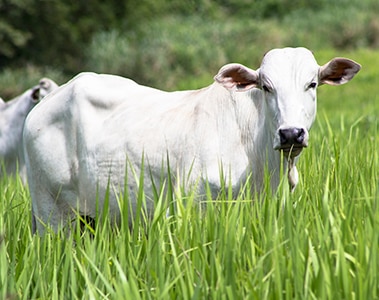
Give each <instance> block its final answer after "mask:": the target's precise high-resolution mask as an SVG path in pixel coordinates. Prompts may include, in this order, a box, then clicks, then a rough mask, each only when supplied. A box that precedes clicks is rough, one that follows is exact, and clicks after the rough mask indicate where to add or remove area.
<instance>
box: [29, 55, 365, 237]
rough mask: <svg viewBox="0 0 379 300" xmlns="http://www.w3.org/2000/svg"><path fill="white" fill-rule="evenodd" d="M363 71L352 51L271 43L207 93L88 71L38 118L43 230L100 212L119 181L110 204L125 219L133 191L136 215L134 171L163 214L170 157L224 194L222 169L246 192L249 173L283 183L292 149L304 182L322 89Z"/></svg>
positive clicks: (36, 187)
mask: <svg viewBox="0 0 379 300" xmlns="http://www.w3.org/2000/svg"><path fill="white" fill-rule="evenodd" d="M359 70H360V65H359V64H357V63H356V62H354V61H352V60H349V59H346V58H334V59H332V60H331V61H330V62H328V63H327V64H325V65H323V66H319V65H318V64H317V62H316V60H315V58H314V56H313V54H312V53H311V52H310V51H309V50H307V49H305V48H284V49H274V50H271V51H270V52H268V53H267V54H266V55H265V56H264V58H263V61H262V64H261V66H260V68H259V69H257V70H252V69H250V68H248V67H246V66H243V65H241V64H228V65H225V66H223V67H222V68H221V69H220V71H219V72H218V74H217V75H216V76H215V82H214V83H213V84H211V85H210V86H208V87H205V88H203V89H200V90H192V91H178V92H164V91H161V90H157V89H153V88H149V87H145V86H142V85H139V84H137V83H135V82H134V81H132V80H129V79H125V78H121V77H118V76H112V75H97V74H93V73H83V74H80V75H78V76H77V77H75V78H74V79H72V80H71V81H70V82H68V83H67V84H66V85H64V86H62V87H61V88H60V89H59V90H58V91H57V92H56V93H54V95H52V96H48V97H47V99H46V101H43V102H42V103H41V104H40V105H38V106H37V107H36V108H35V109H34V110H33V111H32V112H31V114H30V115H29V116H28V118H27V120H26V124H25V131H24V144H25V151H26V159H27V169H28V181H29V186H30V193H31V196H32V211H33V222H34V224H33V225H34V229H37V230H38V231H43V230H44V224H50V225H52V227H53V228H54V229H57V227H58V226H59V224H61V223H62V222H67V221H69V220H72V218H74V217H75V213H74V211H75V210H79V214H81V215H85V216H90V217H94V216H95V215H96V211H97V209H98V208H100V210H101V208H102V206H103V204H104V195H105V193H106V190H107V187H110V195H109V213H110V214H111V215H112V216H113V217H115V218H116V219H118V218H119V215H120V212H119V203H118V202H117V198H116V197H117V195H119V193H122V192H128V193H129V201H130V206H131V208H132V209H131V212H130V214H131V216H130V217H132V216H133V214H135V213H136V211H135V209H136V193H137V190H138V182H136V181H135V180H134V177H133V174H132V172H131V171H130V170H131V169H134V171H135V172H136V174H137V176H139V174H140V172H144V174H145V178H144V188H145V193H146V208H147V210H148V212H149V213H151V212H152V211H153V209H154V204H153V201H152V200H151V198H152V197H153V193H152V185H153V184H156V185H157V184H159V183H160V180H161V179H162V178H165V177H166V176H167V175H168V167H167V166H168V163H167V158H169V166H170V173H171V175H173V177H174V179H173V180H174V181H175V182H177V181H180V184H184V185H185V186H194V185H196V186H197V188H198V192H199V194H201V193H203V192H204V184H205V182H207V183H208V185H209V187H210V188H211V191H212V193H213V194H214V195H217V193H218V192H219V190H220V188H221V183H220V174H223V176H224V180H225V182H226V183H228V184H230V185H231V186H232V189H233V191H234V192H236V193H237V192H238V191H239V189H240V188H241V186H242V185H243V184H244V183H245V181H246V180H247V178H251V181H252V186H253V187H254V188H255V189H257V190H259V189H260V188H261V187H262V185H263V178H264V172H265V169H267V171H268V172H269V173H270V176H271V185H272V187H273V189H275V188H276V187H277V185H278V184H279V174H280V168H281V166H280V164H281V163H280V162H281V158H280V153H281V152H282V153H284V157H285V160H284V164H285V166H284V168H287V169H288V178H289V182H290V186H291V187H292V188H294V187H295V186H296V184H297V181H298V174H297V170H296V167H295V163H296V160H297V158H298V156H299V154H300V153H301V151H302V150H303V148H304V147H307V146H308V140H309V129H310V128H311V126H312V123H313V121H314V119H315V116H316V88H317V87H318V86H319V85H322V84H330V85H340V84H343V83H346V82H348V81H349V80H350V79H352V78H353V76H354V75H355V74H356V73H357V72H358V71H359ZM142 157H143V158H142ZM142 162H143V163H142ZM127 165H128V166H127ZM126 170H127V175H128V178H127V180H125V174H126ZM220 172H222V173H220ZM249 176H250V177H249ZM125 182H127V186H124V185H125ZM174 184H176V183H174ZM96 199H98V202H97V200H96ZM133 210H134V211H133Z"/></svg>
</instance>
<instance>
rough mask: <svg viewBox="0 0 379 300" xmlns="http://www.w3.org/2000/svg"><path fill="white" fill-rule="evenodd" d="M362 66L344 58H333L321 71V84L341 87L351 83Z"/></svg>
mask: <svg viewBox="0 0 379 300" xmlns="http://www.w3.org/2000/svg"><path fill="white" fill-rule="evenodd" d="M360 69H361V65H360V64H358V63H356V62H355V61H353V60H351V59H347V58H343V57H337V58H333V59H332V60H331V61H329V62H328V63H326V64H325V65H323V66H321V67H320V69H319V84H320V85H321V84H329V85H340V84H344V83H346V82H348V81H350V80H351V79H352V78H353V77H354V75H355V74H357V73H358V72H359V70H360Z"/></svg>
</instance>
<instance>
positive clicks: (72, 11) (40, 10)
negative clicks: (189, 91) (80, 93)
mask: <svg viewBox="0 0 379 300" xmlns="http://www.w3.org/2000/svg"><path fill="white" fill-rule="evenodd" d="M378 13H379V3H378V2H377V1H376V0H366V1H360V0H352V1H351V0H340V1H338V2H337V1H336V2H330V1H326V0H321V1H306V0H267V1H259V0H253V1H247V0H238V1H237V0H214V1H208V0H191V1H179V0H175V1H150V0H141V1H128V2H126V1H121V2H120V1H107V2H103V1H102V2H100V1H98V0H90V1H89V0H80V1H73V0H70V1H66V2H62V1H32V0H25V1H19V0H8V1H0V14H1V16H2V18H1V20H0V43H1V45H2V46H1V47H0V71H1V70H4V68H6V69H7V70H14V69H18V70H20V71H18V72H19V73H22V70H24V69H25V66H27V65H33V66H35V68H36V69H38V68H40V67H41V72H43V71H44V67H45V66H49V67H50V70H51V69H52V68H54V69H56V70H58V72H64V74H65V78H66V79H68V78H70V77H72V76H74V75H75V74H76V73H78V72H80V71H84V70H87V71H97V72H106V73H114V74H120V75H123V76H127V77H132V78H134V79H135V80H137V81H138V82H141V83H144V84H149V85H153V86H157V87H160V88H164V89H174V88H178V87H179V88H182V87H183V88H192V87H197V86H202V85H203V84H204V82H210V81H211V80H212V76H213V75H214V74H215V72H217V71H218V69H219V68H220V67H221V66H222V65H223V64H225V63H228V62H241V63H244V64H247V65H249V66H251V67H253V68H255V67H257V66H258V65H259V61H260V59H261V57H262V55H263V54H264V53H265V52H266V51H267V50H269V49H271V48H275V47H284V46H305V47H308V48H310V49H313V50H315V51H316V50H318V49H323V48H338V49H347V48H350V49H356V48H359V47H371V48H374V47H378V45H379V21H378V20H377V15H378ZM188 76H191V78H196V80H195V81H194V85H193V86H192V85H191V86H189V85H188V83H187V81H188V80H187V78H188ZM0 79H1V77H0ZM53 79H54V78H53ZM36 80H37V79H36ZM3 86H6V85H4V84H3V83H1V82H0V96H2V97H3V98H5V96H4V95H3V94H2V93H3V91H2V90H3Z"/></svg>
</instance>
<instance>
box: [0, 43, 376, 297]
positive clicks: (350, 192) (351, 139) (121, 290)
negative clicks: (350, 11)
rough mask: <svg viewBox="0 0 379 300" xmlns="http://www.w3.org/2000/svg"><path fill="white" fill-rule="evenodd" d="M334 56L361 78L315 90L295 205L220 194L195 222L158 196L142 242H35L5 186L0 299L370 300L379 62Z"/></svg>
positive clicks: (107, 238) (14, 192) (115, 234)
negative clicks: (356, 68) (348, 61)
mask: <svg viewBox="0 0 379 300" xmlns="http://www.w3.org/2000/svg"><path fill="white" fill-rule="evenodd" d="M337 55H338V56H347V57H349V58H352V59H355V60H356V61H358V62H360V63H361V64H362V66H363V67H362V70H361V72H360V73H359V74H358V75H357V77H356V78H354V80H353V81H352V82H350V83H349V84H347V85H345V86H341V87H327V86H323V87H320V89H319V102H318V117H317V120H316V122H315V125H314V128H313V129H312V130H311V132H310V136H311V137H310V146H309V148H308V149H306V150H305V151H304V153H303V154H302V157H301V159H300V161H299V164H298V169H299V172H300V173H301V178H300V184H299V185H298V187H297V189H296V191H295V192H294V193H293V194H290V193H289V192H288V186H287V185H286V184H285V182H284V183H283V184H282V185H281V186H280V187H279V191H278V193H277V194H276V195H270V194H268V195H266V196H265V197H260V196H255V197H253V196H252V197H249V198H248V199H246V198H238V199H236V200H232V199H229V198H228V194H227V192H226V193H225V195H224V197H220V199H216V200H214V201H208V202H209V203H208V205H207V209H206V210H205V211H202V212H200V211H199V209H198V208H197V207H196V206H193V205H190V204H191V203H192V201H193V195H191V194H188V195H184V196H183V195H182V196H177V197H176V200H177V202H178V209H177V213H176V214H175V215H172V216H170V217H166V216H165V212H166V208H167V207H168V206H169V203H170V201H171V197H169V196H164V195H161V196H160V197H157V199H156V203H157V210H156V214H155V216H154V218H153V220H150V221H147V223H146V224H144V223H145V222H144V220H143V219H140V220H137V221H136V224H135V226H136V228H137V229H139V230H137V229H136V230H134V231H132V232H130V231H129V230H128V228H127V222H125V223H122V225H121V227H120V228H110V227H109V225H108V223H107V222H98V223H97V227H96V230H95V235H94V237H91V234H90V233H91V230H90V229H89V228H88V229H87V230H86V231H85V232H84V234H81V233H80V232H79V231H75V232H73V233H72V234H71V235H70V236H66V235H65V234H63V233H58V234H53V233H49V232H48V233H47V234H45V235H44V236H42V237H40V236H34V235H32V234H31V229H30V223H31V221H30V196H29V193H28V190H27V189H26V188H24V187H23V186H22V184H21V183H20V180H19V179H18V178H3V179H2V180H1V181H0V191H1V194H0V299H378V298H379V279H378V273H379V205H378V204H379V203H378V200H379V151H378V149H379V132H378V130H379V124H378V116H379V99H378V95H379V85H378V84H377V78H378V71H377V66H378V65H379V55H378V54H377V53H375V52H374V51H369V50H359V51H355V52H350V53H342V54H341V53H338V54H336V53H334V52H333V51H324V52H321V53H316V57H317V59H318V61H319V62H320V63H324V62H327V61H328V60H329V59H330V58H332V57H334V56H337ZM186 80H188V78H186ZM140 199H141V201H142V200H143V195H142V194H141V198H140ZM209 200H210V199H209ZM185 203H186V205H184V204H185Z"/></svg>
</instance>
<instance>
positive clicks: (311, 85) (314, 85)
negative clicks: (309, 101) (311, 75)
mask: <svg viewBox="0 0 379 300" xmlns="http://www.w3.org/2000/svg"><path fill="white" fill-rule="evenodd" d="M316 87H317V83H316V82H311V83H310V84H309V85H308V88H309V89H314V88H316Z"/></svg>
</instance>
